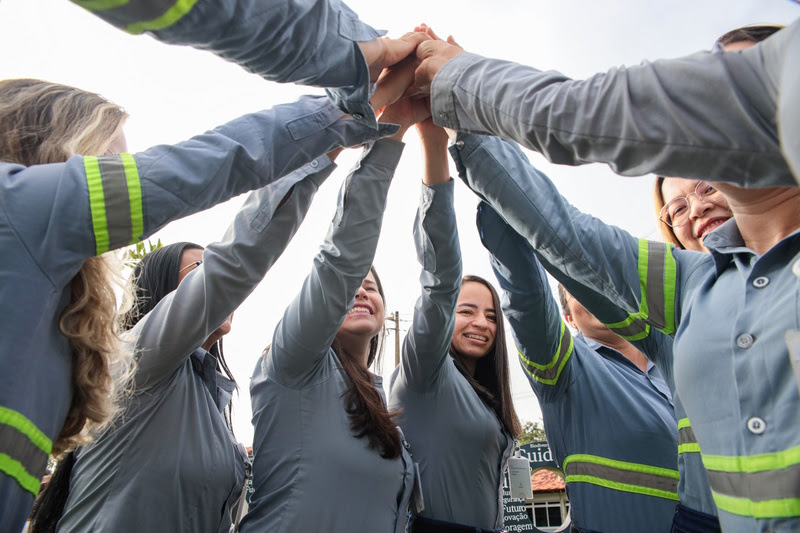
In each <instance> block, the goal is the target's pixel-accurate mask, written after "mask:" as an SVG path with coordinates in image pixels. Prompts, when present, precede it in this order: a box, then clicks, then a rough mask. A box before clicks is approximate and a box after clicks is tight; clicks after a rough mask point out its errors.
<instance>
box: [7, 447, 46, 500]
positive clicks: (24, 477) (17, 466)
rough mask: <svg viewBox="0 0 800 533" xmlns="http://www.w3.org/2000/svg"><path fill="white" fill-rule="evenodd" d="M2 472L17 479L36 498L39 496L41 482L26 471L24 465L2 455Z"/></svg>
mask: <svg viewBox="0 0 800 533" xmlns="http://www.w3.org/2000/svg"><path fill="white" fill-rule="evenodd" d="M0 472H3V473H4V474H6V475H7V476H9V477H11V478H13V479H15V480H16V481H17V483H19V484H20V486H21V487H22V488H23V489H25V490H27V491H28V492H30V493H31V494H33V496H34V497H36V495H37V494H39V488H40V487H41V482H40V481H39V480H38V479H37V478H36V477H34V476H32V475H30V474H29V473H28V472H27V471H26V470H25V467H24V466H22V463H20V462H19V461H17V460H16V459H12V458H11V457H9V456H8V455H6V454H4V453H0Z"/></svg>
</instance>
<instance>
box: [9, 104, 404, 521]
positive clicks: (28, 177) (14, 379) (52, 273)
mask: <svg viewBox="0 0 800 533" xmlns="http://www.w3.org/2000/svg"><path fill="white" fill-rule="evenodd" d="M342 116H343V113H342V111H340V110H339V109H338V108H337V107H336V106H334V105H333V104H331V103H330V102H329V101H328V100H327V99H325V98H320V97H305V98H301V99H300V100H299V101H297V102H295V103H292V104H287V105H281V106H277V107H275V108H272V109H270V110H266V111H261V112H258V113H254V114H251V115H246V116H244V117H242V118H239V119H236V120H234V121H232V122H230V123H228V124H226V125H224V126H221V127H219V128H217V129H215V130H213V131H209V132H207V133H205V134H202V135H199V136H197V137H194V138H193V139H190V140H188V141H185V142H182V143H179V144H176V145H174V146H157V147H154V148H151V149H149V150H146V151H144V152H140V153H138V154H135V155H134V159H135V161H136V165H137V167H138V173H139V176H140V179H141V189H142V202H143V213H144V234H143V236H142V237H143V238H147V237H148V236H150V235H152V234H153V233H154V232H156V231H157V230H159V229H160V228H162V227H163V226H164V225H166V224H167V223H169V222H171V221H172V220H175V219H177V218H180V217H183V216H187V215H190V214H192V213H196V212H198V211H202V210H203V209H206V208H208V207H211V206H213V205H215V204H217V203H219V202H222V201H225V200H227V199H229V198H232V197H233V196H236V195H238V194H241V193H243V192H246V191H249V190H254V189H258V188H259V187H263V186H265V185H267V184H269V183H271V182H274V181H275V180H276V179H277V178H278V177H280V176H282V175H284V174H287V173H288V172H291V171H293V170H295V169H297V168H298V167H300V166H302V165H303V164H304V163H307V162H308V161H310V160H312V159H314V158H315V157H318V156H320V155H322V154H324V153H326V152H327V151H329V150H330V149H331V148H333V147H336V146H341V145H355V144H360V143H363V142H365V141H368V140H370V139H374V138H375V137H378V136H380V135H384V134H386V133H389V132H392V131H394V130H395V129H396V126H395V127H391V126H387V127H382V128H381V129H380V130H378V131H376V130H373V129H371V128H369V127H366V126H363V125H360V124H358V123H357V122H355V121H353V120H338V119H339V118H341V117H342ZM301 126H302V127H303V128H304V129H305V130H306V135H305V136H303V137H302V138H296V137H295V135H293V131H294V130H296V129H297V128H299V127H301ZM124 194H125V196H126V198H127V192H125V193H124ZM106 200H107V201H108V198H106ZM271 209H273V210H274V206H273V207H272V208H271ZM0 243H2V249H3V250H4V252H5V254H4V259H3V264H2V267H1V268H0V314H2V316H4V317H6V318H5V320H4V321H3V326H2V328H3V329H2V334H1V335H0V367H2V368H3V369H4V371H3V372H0V405H1V406H3V407H5V408H8V409H12V410H14V411H16V412H18V413H20V414H21V415H23V416H24V417H26V418H27V419H28V420H30V421H31V422H32V423H33V424H34V425H35V426H36V427H38V428H39V430H41V431H42V433H44V434H45V435H46V436H47V437H48V438H50V439H55V437H56V436H57V435H58V433H59V431H60V430H61V426H62V425H63V423H64V419H65V418H66V415H67V410H68V409H69V405H70V398H71V388H70V387H71V386H70V375H71V364H72V363H71V357H70V355H69V354H70V348H69V345H68V343H67V339H66V337H64V336H63V335H62V334H61V332H60V331H59V328H58V319H57V317H59V316H60V314H61V312H62V311H63V310H64V308H65V307H66V306H67V304H68V303H69V299H70V281H71V280H72V278H73V277H74V276H75V274H76V273H77V272H78V270H79V269H80V268H81V265H82V264H83V261H84V260H85V259H87V258H89V257H92V256H94V255H95V238H94V233H93V226H92V219H91V211H90V207H89V193H88V188H87V181H86V174H85V169H84V163H83V158H82V157H78V156H76V157H73V158H71V159H70V160H69V161H67V162H66V163H59V164H51V165H36V166H31V167H23V166H21V165H16V164H10V163H2V162H0ZM199 344H200V343H198V344H195V345H194V346H192V349H194V348H195V347H197V346H198V345H199ZM186 355H187V353H186V352H185V353H182V354H180V356H186ZM171 369H172V371H174V369H175V367H174V366H171ZM32 390H35V391H36V392H37V393H36V394H31V391H32ZM0 453H5V454H7V455H10V456H12V457H13V455H14V449H13V448H10V447H8V445H7V444H6V443H5V442H4V441H2V440H0ZM43 474H44V470H42V471H41V472H38V473H34V474H33V475H35V476H37V477H41V475H43ZM32 504H33V496H32V495H31V494H30V493H26V492H25V491H24V490H23V489H22V488H21V487H20V486H19V485H18V484H17V482H16V481H15V480H13V479H12V478H10V477H8V476H6V475H2V474H0V531H16V530H19V529H21V528H22V525H23V524H24V522H25V518H26V517H27V515H28V512H29V511H30V507H31V505H32Z"/></svg>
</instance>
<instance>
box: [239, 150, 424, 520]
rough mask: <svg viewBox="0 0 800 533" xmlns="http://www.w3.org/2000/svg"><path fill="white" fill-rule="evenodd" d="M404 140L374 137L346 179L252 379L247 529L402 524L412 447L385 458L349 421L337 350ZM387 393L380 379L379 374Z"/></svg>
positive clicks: (370, 258)
mask: <svg viewBox="0 0 800 533" xmlns="http://www.w3.org/2000/svg"><path fill="white" fill-rule="evenodd" d="M402 148H403V144H402V143H397V142H395V141H390V140H381V141H377V142H376V143H375V144H374V145H373V146H372V147H371V149H369V150H368V151H367V152H366V153H365V155H364V156H363V158H362V159H361V160H360V162H359V163H358V165H357V167H356V170H355V171H353V173H352V174H351V175H350V176H349V177H348V178H347V179H346V181H345V184H344V187H343V190H342V192H341V193H340V195H339V204H338V209H337V211H336V214H335V215H334V220H333V222H332V224H331V227H330V230H329V232H328V235H327V237H326V238H325V242H324V243H323V244H322V246H321V248H320V251H319V253H318V254H317V256H316V257H315V258H314V262H313V267H312V271H311V274H309V276H308V277H307V278H306V280H305V281H304V283H303V287H302V289H301V290H300V294H298V296H297V297H296V298H295V299H294V301H293V302H292V303H291V304H290V305H289V307H288V308H287V309H286V312H285V313H284V315H283V318H282V319H281V321H280V322H279V323H278V326H277V328H276V329H275V335H274V337H273V339H272V345H271V348H270V349H269V351H268V352H267V353H266V354H265V355H264V356H263V357H262V358H261V359H260V360H259V362H258V364H257V365H256V368H255V370H254V372H253V377H252V380H251V382H250V395H251V398H252V402H253V424H254V426H255V437H254V442H253V451H254V455H255V459H254V463H253V486H254V489H255V491H254V493H253V496H252V499H251V502H250V511H249V512H248V514H247V515H246V516H245V518H244V520H243V522H242V531H243V532H244V533H247V532H258V531H271V532H276V533H280V532H295V531H326V532H331V533H352V532H354V531H369V532H374V533H381V532H383V533H400V532H402V531H403V527H404V526H405V522H406V509H407V507H408V502H409V499H410V496H411V491H412V487H413V480H414V471H413V464H412V462H411V458H410V456H409V455H408V452H407V451H406V450H405V449H403V452H402V455H401V456H400V457H397V458H395V459H384V458H382V457H381V455H380V453H379V452H378V451H376V450H372V449H370V448H369V441H368V439H366V438H357V437H356V436H355V435H354V434H353V430H352V429H351V428H350V418H349V416H348V414H347V411H346V410H345V404H344V400H343V399H342V394H343V393H344V392H345V391H346V389H347V383H348V378H347V375H346V374H345V372H344V370H342V368H341V366H340V364H339V361H338V358H337V356H336V354H335V353H334V351H333V350H332V349H331V344H332V343H333V340H334V337H335V336H336V332H337V331H338V329H339V327H340V325H341V324H342V322H343V321H344V319H345V316H346V315H347V312H348V310H349V309H350V308H351V307H352V305H353V302H354V299H355V295H356V292H357V291H358V289H359V287H360V286H361V283H362V281H363V280H364V277H366V275H367V273H368V272H369V269H370V266H371V265H372V262H373V259H374V256H375V248H376V246H377V243H378V237H379V235H380V229H381V223H382V219H383V211H384V208H385V205H386V194H387V192H388V189H389V184H390V183H391V178H392V175H393V174H394V170H395V167H396V165H397V163H398V161H399V158H400V154H401V152H402ZM375 386H376V387H377V388H378V390H379V391H381V392H382V381H381V379H380V378H379V377H377V376H376V377H375Z"/></svg>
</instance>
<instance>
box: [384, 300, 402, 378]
mask: <svg viewBox="0 0 800 533" xmlns="http://www.w3.org/2000/svg"><path fill="white" fill-rule="evenodd" d="M386 320H387V321H389V322H394V326H391V327H389V328H388V329H390V330H394V366H395V367H396V366H397V365H399V364H400V311H395V312H394V313H392V314H391V316H389V317H387V318H386Z"/></svg>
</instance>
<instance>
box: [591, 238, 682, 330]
mask: <svg viewBox="0 0 800 533" xmlns="http://www.w3.org/2000/svg"><path fill="white" fill-rule="evenodd" d="M636 268H637V272H638V274H639V289H640V293H641V300H640V302H639V311H638V312H637V313H632V314H630V315H628V318H626V319H625V320H623V321H621V322H616V323H613V324H605V325H606V326H607V327H608V328H609V329H612V330H614V332H615V333H617V334H618V335H620V336H621V337H623V338H625V339H627V340H640V339H643V338H645V337H646V336H647V335H648V334H649V329H646V332H645V331H636V329H637V328H636V327H635V326H636V325H635V321H636V320H643V321H645V322H647V323H648V324H650V325H652V326H654V327H656V328H657V329H659V330H660V331H663V332H664V333H666V334H667V335H670V334H672V333H675V287H676V276H677V266H676V263H675V258H674V257H673V256H672V246H671V245H669V246H668V245H666V244H663V243H658V242H652V241H648V240H645V239H639V259H638V263H637V266H636ZM648 285H650V286H648ZM651 308H652V309H651ZM662 313H663V316H662ZM625 328H629V329H631V331H626V330H625ZM638 329H641V327H639V328H638ZM619 330H622V331H619Z"/></svg>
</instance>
